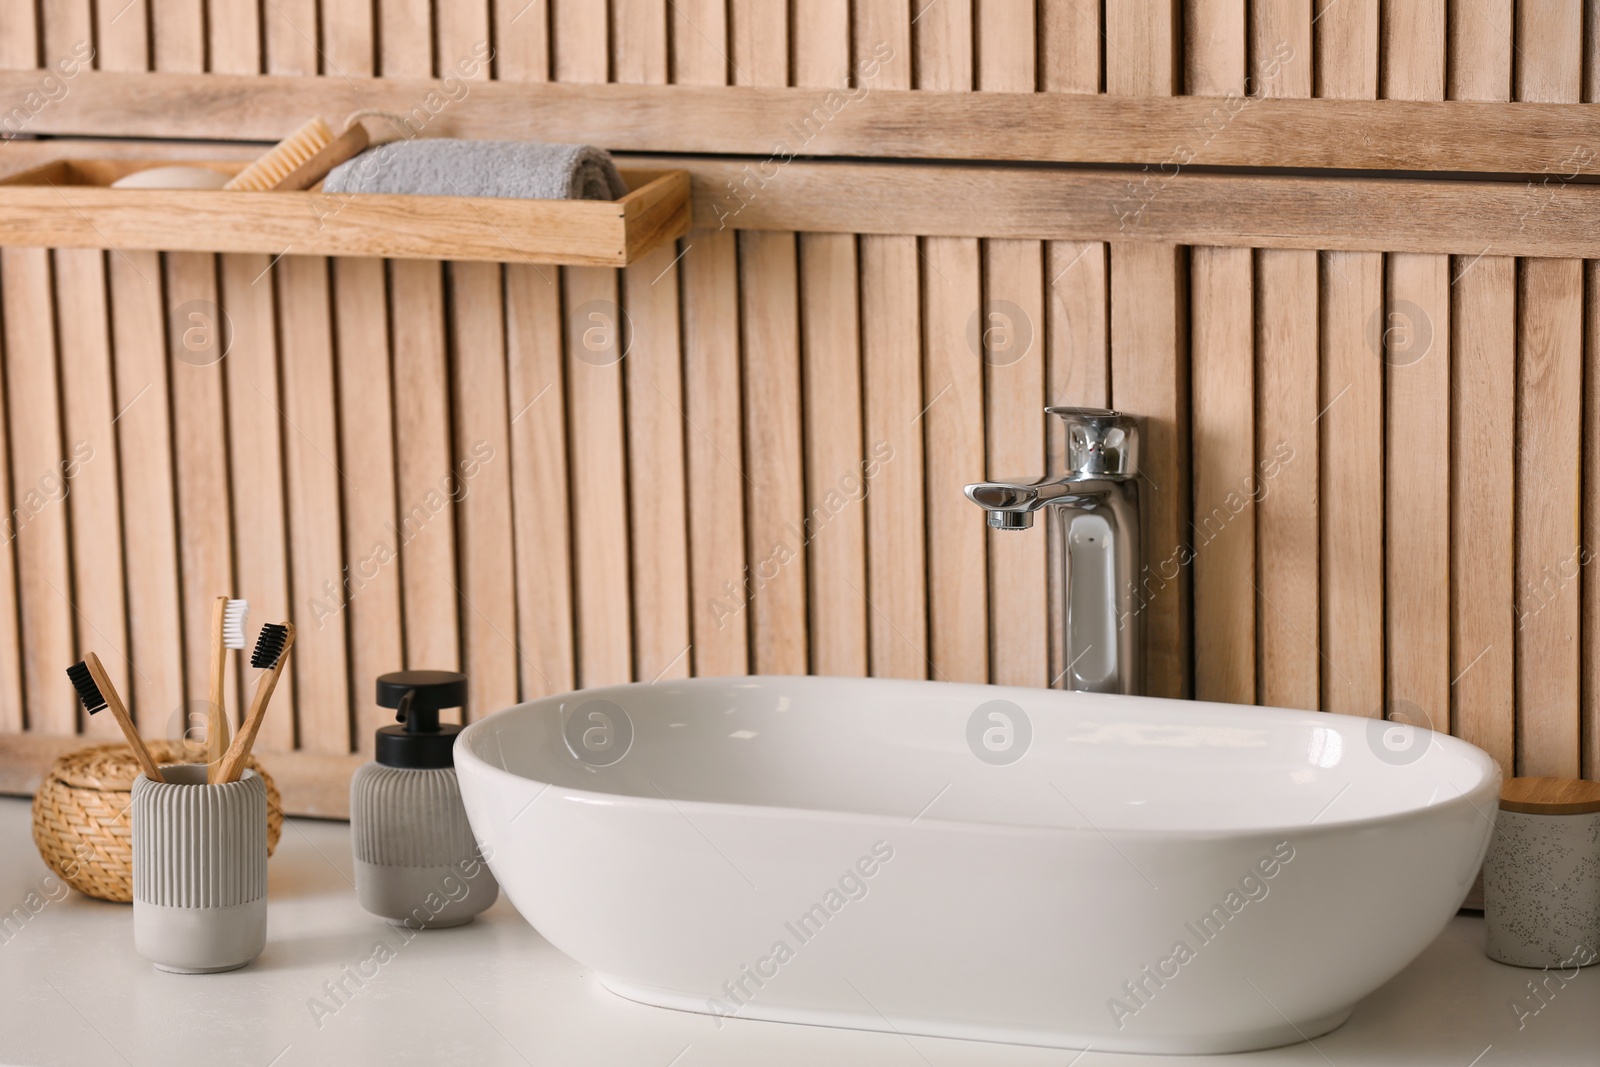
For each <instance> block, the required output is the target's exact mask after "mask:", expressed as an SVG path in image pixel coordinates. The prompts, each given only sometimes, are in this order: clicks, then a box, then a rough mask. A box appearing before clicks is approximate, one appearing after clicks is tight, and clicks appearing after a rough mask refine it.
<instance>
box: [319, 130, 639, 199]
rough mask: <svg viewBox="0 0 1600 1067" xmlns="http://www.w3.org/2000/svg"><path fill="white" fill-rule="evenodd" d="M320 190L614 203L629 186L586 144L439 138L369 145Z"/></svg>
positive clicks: (599, 152) (330, 174) (605, 154)
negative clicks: (374, 146)
mask: <svg viewBox="0 0 1600 1067" xmlns="http://www.w3.org/2000/svg"><path fill="white" fill-rule="evenodd" d="M322 191H323V192H325V193H410V194H415V195H419V196H504V197H511V198H515V199H521V200H615V199H617V198H618V197H621V196H622V195H624V194H625V193H627V191H628V187H627V186H626V185H625V184H623V181H622V178H621V177H620V176H619V175H618V174H617V167H616V164H614V163H612V162H611V154H610V153H609V152H607V151H605V150H604V149H601V148H595V147H593V146H592V145H582V144H541V143H539V142H536V141H457V140H451V139H448V138H442V137H440V138H433V139H425V140H418V141H392V142H390V143H389V144H384V145H378V146H377V147H376V148H369V149H367V150H366V151H365V152H363V153H361V154H360V155H359V156H356V157H355V158H354V159H352V160H350V161H349V162H347V163H341V164H339V165H338V166H337V167H334V168H333V169H332V170H331V171H329V172H328V176H327V178H325V179H323V182H322Z"/></svg>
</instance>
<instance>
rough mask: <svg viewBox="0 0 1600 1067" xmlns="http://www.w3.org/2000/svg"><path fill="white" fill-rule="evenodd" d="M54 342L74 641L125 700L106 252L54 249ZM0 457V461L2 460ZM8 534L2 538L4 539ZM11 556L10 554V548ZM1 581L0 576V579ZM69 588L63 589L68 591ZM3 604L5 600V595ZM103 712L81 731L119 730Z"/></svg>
mask: <svg viewBox="0 0 1600 1067" xmlns="http://www.w3.org/2000/svg"><path fill="white" fill-rule="evenodd" d="M54 258H55V283H56V284H55V290H56V303H57V307H58V308H61V309H64V311H65V313H64V314H58V315H57V317H56V329H57V332H58V335H59V336H58V338H57V346H58V348H59V351H60V353H61V381H62V396H61V400H62V409H63V410H62V417H63V419H64V425H65V429H66V436H65V443H66V455H65V456H64V457H63V459H65V460H67V461H68V462H70V463H72V464H73V466H72V467H71V468H70V473H71V478H70V486H71V489H70V491H71V494H72V502H71V504H70V505H68V508H67V513H68V517H69V518H70V520H71V536H72V598H73V608H74V615H75V617H76V618H75V621H76V629H77V647H78V652H79V654H81V653H82V652H83V651H84V650H87V649H94V650H95V651H96V652H97V653H98V654H99V656H100V659H101V662H102V663H103V664H104V665H105V669H106V673H107V675H109V676H110V678H111V684H112V685H114V686H116V688H117V692H119V693H121V694H123V699H127V697H128V695H129V693H131V691H132V690H131V689H130V688H129V685H128V678H129V674H130V670H129V658H128V629H127V618H128V616H127V599H126V596H125V593H124V585H123V581H124V578H123V561H122V488H121V486H120V485H119V483H118V481H117V440H116V427H115V425H114V424H113V421H112V420H114V419H115V418H116V415H117V408H116V394H115V386H114V383H113V380H112V367H111V336H110V332H109V324H108V320H107V313H108V308H107V304H106V272H105V253H104V252H101V251H100V250H99V249H90V248H63V249H58V250H56V252H55V253H54ZM3 462H4V459H3V457H0V463H3ZM9 539H10V538H9V533H8V534H7V540H9ZM8 555H9V554H8ZM0 581H3V579H0ZM65 591H66V590H63V592H65ZM6 603H10V602H9V601H6ZM107 718H108V717H107V716H104V715H96V716H92V717H91V718H90V720H89V722H88V723H86V724H84V732H85V733H88V734H94V735H97V736H102V737H113V736H116V735H117V734H119V733H120V731H119V730H118V729H117V726H116V723H114V722H104V721H101V720H105V719H107Z"/></svg>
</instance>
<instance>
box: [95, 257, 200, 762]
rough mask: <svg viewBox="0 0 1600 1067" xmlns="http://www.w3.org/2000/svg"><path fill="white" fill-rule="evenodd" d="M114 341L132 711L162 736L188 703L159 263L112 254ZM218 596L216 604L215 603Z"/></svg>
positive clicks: (141, 724) (142, 726)
mask: <svg viewBox="0 0 1600 1067" xmlns="http://www.w3.org/2000/svg"><path fill="white" fill-rule="evenodd" d="M107 262H108V263H109V264H110V282H111V339H112V346H111V347H112V351H113V352H114V353H115V357H114V358H113V360H112V366H113V369H114V371H115V376H116V403H117V414H116V415H115V416H114V423H115V425H116V427H117V435H118V436H117V451H118V455H119V458H120V460H121V471H120V474H121V481H122V508H123V513H124V514H125V515H127V516H132V517H133V521H125V522H124V524H123V552H124V556H125V558H126V559H128V560H129V561H130V563H136V564H137V565H136V566H129V567H128V568H127V582H128V648H129V654H130V656H131V658H132V662H133V663H134V664H137V666H138V669H137V670H135V671H134V674H133V678H132V686H133V693H132V696H131V698H128V697H127V694H124V697H125V698H127V699H129V711H130V712H131V713H132V714H133V716H134V718H135V719H136V720H137V722H138V724H139V729H140V732H141V733H145V734H149V735H151V736H160V735H161V733H162V732H163V731H164V730H165V729H166V727H167V721H168V718H169V716H170V715H171V714H172V712H173V711H175V710H176V709H178V708H179V707H181V706H182V704H183V700H184V671H183V666H184V662H183V650H184V643H183V641H182V639H181V636H180V635H181V633H182V629H181V628H182V618H183V616H182V611H181V610H180V599H179V593H178V589H179V570H178V537H177V525H176V517H177V507H176V495H177V493H176V489H175V486H174V484H173V471H172V448H173V440H172V434H173V429H172V412H171V401H170V399H169V392H168V383H167V362H168V360H167V349H166V341H165V330H166V315H165V309H164V305H163V294H162V286H161V259H160V256H159V255H158V254H157V253H155V252H112V253H110V254H109V256H108V259H107ZM213 595H215V594H213Z"/></svg>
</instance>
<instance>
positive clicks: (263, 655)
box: [250, 622, 289, 668]
mask: <svg viewBox="0 0 1600 1067" xmlns="http://www.w3.org/2000/svg"><path fill="white" fill-rule="evenodd" d="M288 640H289V628H288V627H287V626H280V625H278V624H277V623H275V622H269V623H266V624H265V625H263V626H262V627H261V633H259V634H257V635H256V650H255V652H254V653H252V654H251V656H250V666H252V667H260V668H267V667H271V666H272V665H273V664H275V663H277V662H278V657H279V656H280V655H282V654H283V646H284V644H285V643H286V642H287V641H288Z"/></svg>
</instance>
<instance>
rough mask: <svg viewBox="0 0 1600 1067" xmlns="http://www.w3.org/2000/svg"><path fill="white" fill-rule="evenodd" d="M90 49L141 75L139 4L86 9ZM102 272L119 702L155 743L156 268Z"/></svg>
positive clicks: (163, 494)
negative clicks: (122, 637) (120, 630)
mask: <svg viewBox="0 0 1600 1067" xmlns="http://www.w3.org/2000/svg"><path fill="white" fill-rule="evenodd" d="M95 40H96V43H97V47H98V49H99V55H98V57H97V59H98V62H99V66H100V69H102V70H120V71H141V70H144V69H146V68H147V66H148V64H149V61H150V39H149V9H148V6H147V5H146V3H145V2H144V0H134V2H133V3H131V4H129V5H127V6H126V7H123V8H119V9H118V10H115V11H113V10H109V9H108V5H104V4H100V5H96V7H95ZM104 262H105V264H106V280H107V289H108V297H109V308H108V319H109V322H110V330H111V350H112V352H113V353H114V355H113V358H112V361H111V365H112V376H113V386H114V407H115V414H114V415H113V416H112V425H113V427H114V428H115V430H116V435H117V436H116V440H117V459H118V474H119V476H120V477H119V481H120V484H121V489H122V509H123V513H124V514H125V515H130V516H137V521H135V522H131V523H125V525H124V529H123V531H122V538H123V544H122V548H123V556H124V558H125V559H126V560H127V561H129V564H130V565H129V566H127V567H126V568H125V574H126V582H127V602H128V603H127V617H128V644H127V650H126V651H127V655H128V657H129V660H130V661H131V663H132V664H135V665H137V666H136V668H130V669H131V670H132V674H131V677H130V678H129V679H128V684H129V689H128V690H126V691H124V692H123V699H124V700H126V701H127V702H128V707H129V711H130V712H131V713H132V715H133V716H134V719H135V720H136V721H137V722H138V724H139V728H140V730H141V731H142V732H144V733H147V734H151V735H155V734H159V733H160V732H161V731H163V730H164V729H165V728H166V720H167V716H168V715H169V713H170V712H171V711H172V710H173V709H175V708H177V707H179V705H180V704H181V702H182V701H183V698H184V685H183V643H182V642H181V641H180V640H179V639H178V636H177V635H178V633H179V627H180V625H181V621H180V620H181V614H180V611H179V601H178V555H177V552H178V550H177V530H176V527H175V514H176V512H175V508H174V501H173V495H174V494H173V480H172V479H173V473H172V436H171V421H170V415H171V412H170V403H169V395H168V389H167V357H166V342H165V340H164V336H165V330H166V324H165V314H164V312H163V303H162V292H161V264H160V257H159V256H158V255H157V254H156V253H154V252H129V251H123V250H113V251H111V252H108V253H106V254H105V260H104ZM133 564H137V565H133Z"/></svg>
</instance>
